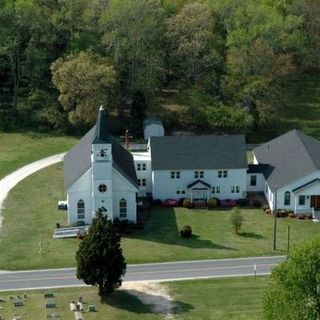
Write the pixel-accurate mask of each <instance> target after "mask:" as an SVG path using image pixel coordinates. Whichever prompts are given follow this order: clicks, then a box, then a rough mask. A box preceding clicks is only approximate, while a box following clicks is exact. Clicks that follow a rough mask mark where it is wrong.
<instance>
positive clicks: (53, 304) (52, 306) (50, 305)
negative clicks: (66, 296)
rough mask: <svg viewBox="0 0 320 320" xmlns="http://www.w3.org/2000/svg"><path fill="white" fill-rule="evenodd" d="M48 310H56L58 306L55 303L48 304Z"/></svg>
mask: <svg viewBox="0 0 320 320" xmlns="http://www.w3.org/2000/svg"><path fill="white" fill-rule="evenodd" d="M46 308H47V309H51V308H56V304H55V303H46Z"/></svg>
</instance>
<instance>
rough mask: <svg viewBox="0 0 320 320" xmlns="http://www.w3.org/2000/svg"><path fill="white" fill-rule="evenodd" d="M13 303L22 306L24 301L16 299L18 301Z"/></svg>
mask: <svg viewBox="0 0 320 320" xmlns="http://www.w3.org/2000/svg"><path fill="white" fill-rule="evenodd" d="M13 305H14V306H15V307H22V306H23V303H22V301H16V302H14V303H13Z"/></svg>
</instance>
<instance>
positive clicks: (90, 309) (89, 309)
mask: <svg viewBox="0 0 320 320" xmlns="http://www.w3.org/2000/svg"><path fill="white" fill-rule="evenodd" d="M95 311H96V307H95V306H94V305H89V306H88V312H95Z"/></svg>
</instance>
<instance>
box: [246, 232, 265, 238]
mask: <svg viewBox="0 0 320 320" xmlns="http://www.w3.org/2000/svg"><path fill="white" fill-rule="evenodd" d="M240 236H241V237H244V238H252V239H263V238H264V237H263V236H262V235H261V234H257V233H254V232H241V233H240Z"/></svg>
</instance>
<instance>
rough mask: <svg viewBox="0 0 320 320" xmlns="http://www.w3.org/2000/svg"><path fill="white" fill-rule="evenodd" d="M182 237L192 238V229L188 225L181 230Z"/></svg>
mask: <svg viewBox="0 0 320 320" xmlns="http://www.w3.org/2000/svg"><path fill="white" fill-rule="evenodd" d="M180 236H181V237H182V238H186V239H189V238H191V237H192V228H191V227H190V226H188V225H185V226H184V227H183V228H182V229H181V230H180Z"/></svg>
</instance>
